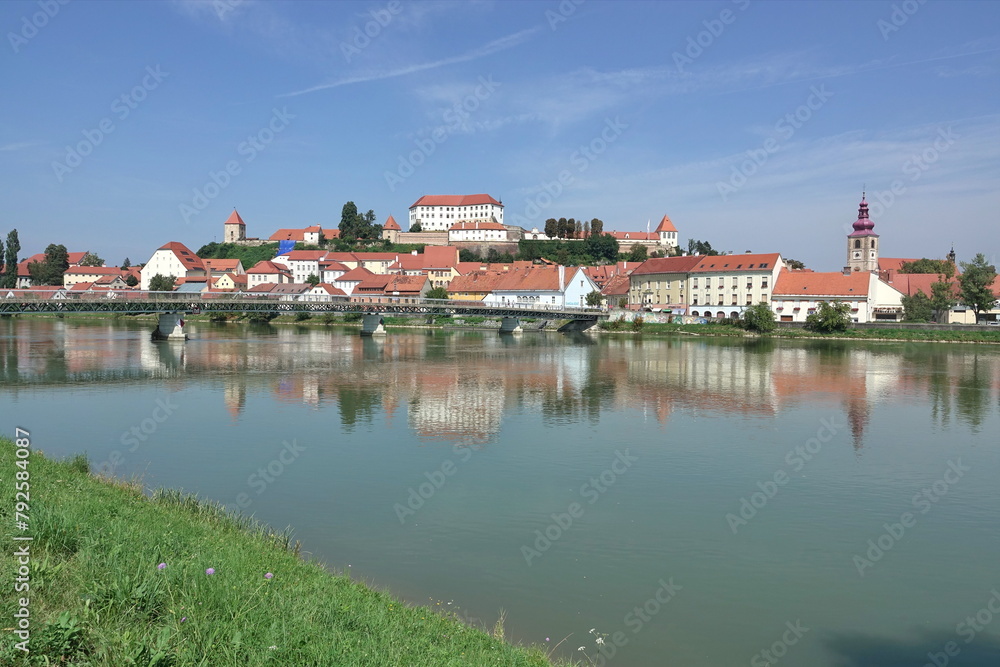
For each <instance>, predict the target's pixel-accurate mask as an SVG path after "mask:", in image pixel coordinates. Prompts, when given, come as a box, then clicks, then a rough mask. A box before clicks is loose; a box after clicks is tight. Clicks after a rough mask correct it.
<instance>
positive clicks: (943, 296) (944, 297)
mask: <svg viewBox="0 0 1000 667" xmlns="http://www.w3.org/2000/svg"><path fill="white" fill-rule="evenodd" d="M949 264H950V262H949ZM939 278H940V280H938V281H937V282H934V283H931V310H932V311H933V312H934V321H935V322H939V323H946V322H947V321H948V316H947V313H948V311H949V310H951V307H952V306H954V305H955V304H956V303H957V302H958V301H957V300H956V299H955V290H954V288H953V286H952V283H951V282H950V281H948V280H945V279H944V276H939Z"/></svg>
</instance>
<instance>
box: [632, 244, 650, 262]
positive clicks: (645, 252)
mask: <svg viewBox="0 0 1000 667" xmlns="http://www.w3.org/2000/svg"><path fill="white" fill-rule="evenodd" d="M648 258H649V249H648V248H647V247H646V246H644V245H643V244H641V243H636V244H635V245H634V246H632V249H631V250H630V251H629V253H628V261H630V262H645V261H646V259H648Z"/></svg>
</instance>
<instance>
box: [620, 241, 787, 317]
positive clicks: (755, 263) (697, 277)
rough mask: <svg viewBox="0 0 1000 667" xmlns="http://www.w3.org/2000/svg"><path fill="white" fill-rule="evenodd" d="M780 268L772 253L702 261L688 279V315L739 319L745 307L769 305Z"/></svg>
mask: <svg viewBox="0 0 1000 667" xmlns="http://www.w3.org/2000/svg"><path fill="white" fill-rule="evenodd" d="M784 266H785V263H784V262H783V261H782V259H781V255H780V254H778V253H776V252H775V253H765V254H753V253H747V254H744V255H708V256H705V257H702V258H701V261H700V262H698V264H696V265H695V266H694V268H692V269H691V274H690V278H689V279H688V288H687V294H688V309H689V312H690V315H691V316H693V317H720V318H721V317H739V316H740V315H741V314H742V313H743V310H744V309H745V308H746V307H747V306H752V305H753V304H755V303H760V302H761V301H763V302H764V303H770V302H771V290H772V289H774V284H775V282H777V280H778V273H779V272H780V271H781V269H782V268H784ZM637 270H638V269H637ZM633 275H634V272H633Z"/></svg>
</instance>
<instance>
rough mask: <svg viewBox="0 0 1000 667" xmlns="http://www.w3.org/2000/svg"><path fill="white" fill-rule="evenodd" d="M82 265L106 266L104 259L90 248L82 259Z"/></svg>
mask: <svg viewBox="0 0 1000 667" xmlns="http://www.w3.org/2000/svg"><path fill="white" fill-rule="evenodd" d="M80 266H104V260H103V259H101V258H100V257H98V256H97V255H96V254H94V253H92V252H90V251H89V250H88V251H87V253H86V254H84V256H83V259H81V260H80Z"/></svg>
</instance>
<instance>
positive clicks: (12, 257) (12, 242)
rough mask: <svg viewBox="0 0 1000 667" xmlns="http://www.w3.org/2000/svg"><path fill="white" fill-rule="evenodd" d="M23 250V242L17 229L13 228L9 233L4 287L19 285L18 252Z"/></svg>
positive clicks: (5, 258)
mask: <svg viewBox="0 0 1000 667" xmlns="http://www.w3.org/2000/svg"><path fill="white" fill-rule="evenodd" d="M19 252H21V242H20V241H19V240H18V238H17V230H16V229H12V230H11V231H10V233H9V234H7V250H6V251H5V254H4V265H5V267H6V268H5V272H4V275H3V280H2V282H0V286H2V287H17V253H19Z"/></svg>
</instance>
